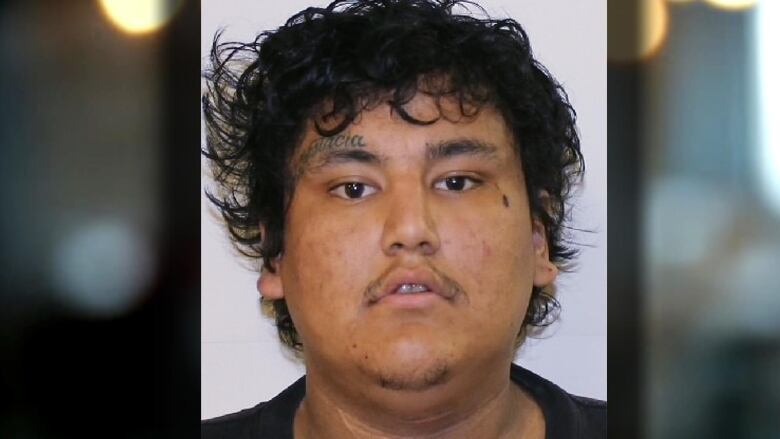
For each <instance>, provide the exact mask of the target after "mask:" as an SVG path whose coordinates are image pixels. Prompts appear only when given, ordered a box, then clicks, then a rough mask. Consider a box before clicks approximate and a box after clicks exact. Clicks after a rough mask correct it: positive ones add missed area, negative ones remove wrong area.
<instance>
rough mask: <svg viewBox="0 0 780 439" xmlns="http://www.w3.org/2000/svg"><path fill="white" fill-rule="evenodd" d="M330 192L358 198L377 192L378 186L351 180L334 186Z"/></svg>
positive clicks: (347, 197)
mask: <svg viewBox="0 0 780 439" xmlns="http://www.w3.org/2000/svg"><path fill="white" fill-rule="evenodd" d="M330 193H332V194H333V195H335V196H337V197H340V198H345V199H348V200H356V199H358V198H364V197H367V196H369V195H371V194H374V193H376V188H375V187H373V186H370V185H367V184H365V183H358V182H354V181H351V182H349V183H343V184H340V185H338V186H336V187H334V188H333V189H331V190H330Z"/></svg>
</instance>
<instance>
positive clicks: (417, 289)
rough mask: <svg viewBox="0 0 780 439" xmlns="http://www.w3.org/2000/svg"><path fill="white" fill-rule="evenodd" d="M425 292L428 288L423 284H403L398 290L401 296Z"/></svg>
mask: <svg viewBox="0 0 780 439" xmlns="http://www.w3.org/2000/svg"><path fill="white" fill-rule="evenodd" d="M425 291H428V287H426V286H425V285H423V284H402V285H401V286H400V287H398V289H397V290H396V292H397V293H399V294H411V293H422V292H425Z"/></svg>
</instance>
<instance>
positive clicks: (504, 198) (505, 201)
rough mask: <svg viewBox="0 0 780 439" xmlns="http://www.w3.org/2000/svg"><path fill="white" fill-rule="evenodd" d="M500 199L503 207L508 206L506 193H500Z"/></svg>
mask: <svg viewBox="0 0 780 439" xmlns="http://www.w3.org/2000/svg"><path fill="white" fill-rule="evenodd" d="M501 199H503V200H504V207H509V198H507V197H506V195H504V194H501Z"/></svg>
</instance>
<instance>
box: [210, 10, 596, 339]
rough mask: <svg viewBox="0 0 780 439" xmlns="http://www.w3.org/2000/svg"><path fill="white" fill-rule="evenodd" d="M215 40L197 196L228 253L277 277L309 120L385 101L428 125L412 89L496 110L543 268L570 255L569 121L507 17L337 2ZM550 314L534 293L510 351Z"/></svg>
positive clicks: (548, 293) (283, 315) (577, 157)
mask: <svg viewBox="0 0 780 439" xmlns="http://www.w3.org/2000/svg"><path fill="white" fill-rule="evenodd" d="M458 11H460V12H458ZM475 12H478V14H475ZM476 15H480V16H482V17H485V18H478V17H477V16H476ZM220 38H221V33H217V35H216V36H215V38H214V43H213V46H212V48H211V54H210V67H209V68H208V69H207V70H206V72H205V73H204V77H205V78H206V83H207V90H206V91H205V93H204V95H203V98H202V103H203V111H204V115H205V124H206V146H205V148H204V150H203V154H204V155H205V156H206V157H207V158H208V159H210V161H211V170H212V173H213V178H214V181H215V182H216V190H215V191H214V192H208V191H207V196H208V198H209V199H210V200H211V201H212V202H213V203H214V204H215V205H216V207H217V208H218V209H219V211H220V212H221V214H222V216H223V218H224V220H225V222H226V223H227V228H228V230H229V232H230V234H231V237H232V240H233V242H234V244H235V245H236V248H237V249H238V250H239V251H240V252H241V253H243V254H244V255H246V256H248V257H250V258H260V259H262V265H263V268H264V269H265V270H269V271H273V270H274V268H273V266H272V264H271V262H272V260H273V259H274V258H276V257H278V256H279V255H280V254H281V252H282V247H283V243H284V239H283V237H284V226H285V217H286V215H287V208H288V205H289V201H290V200H291V198H292V193H293V191H294V189H295V182H296V177H297V176H296V170H295V169H292V168H293V166H292V164H291V160H292V157H293V154H294V152H295V150H296V148H297V147H298V145H299V143H300V141H301V139H302V136H303V133H304V130H305V127H306V125H307V122H308V121H311V120H315V119H319V116H318V115H322V114H323V111H325V112H327V114H326V116H339V119H338V120H340V123H338V126H336V127H335V128H330V129H325V128H323V127H321V126H320V125H319V124H316V129H317V130H318V131H319V132H320V134H322V135H334V134H337V133H339V132H341V131H342V130H344V129H345V128H346V127H347V126H348V125H349V124H350V123H351V122H352V121H353V120H354V119H355V118H356V117H357V116H358V115H359V114H360V112H361V111H363V110H366V109H368V108H372V107H375V106H376V105H378V104H384V103H387V104H389V105H390V106H391V107H392V108H393V109H394V110H395V111H396V112H397V113H398V114H399V115H401V116H402V117H404V118H405V119H406V120H407V121H408V122H410V123H416V124H425V123H432V122H434V121H421V120H416V119H414V118H413V117H411V116H410V115H409V114H408V113H406V112H405V111H404V109H403V106H404V104H406V103H408V102H409V101H410V100H411V99H412V98H414V96H415V95H416V94H417V93H418V92H419V93H425V94H428V95H431V96H433V97H434V98H451V99H457V102H460V108H461V112H462V113H463V114H464V115H465V116H470V115H473V114H474V113H475V111H479V108H481V107H482V106H484V105H492V106H494V107H495V108H496V109H497V110H498V111H499V112H500V114H501V115H502V116H503V118H504V119H505V122H506V124H507V126H508V127H509V128H510V130H511V132H512V134H513V137H514V139H515V148H516V150H517V152H518V157H519V158H520V161H521V164H522V169H523V172H524V175H525V179H526V186H527V190H528V199H529V203H530V209H531V212H532V215H533V216H534V217H535V218H538V219H539V220H540V221H541V222H542V223H543V224H544V226H545V230H546V234H547V240H548V245H549V249H550V259H551V261H552V262H553V263H555V264H556V265H558V266H559V267H560V268H562V269H565V268H567V267H568V264H569V263H570V262H571V261H572V259H573V258H574V256H575V255H576V253H577V252H576V250H575V249H574V248H572V247H571V246H569V245H568V244H567V241H566V239H565V238H564V236H563V229H564V225H563V224H564V221H565V220H566V218H567V215H566V213H567V211H566V201H567V199H568V197H569V196H570V193H571V189H572V187H573V186H574V185H575V184H576V183H578V181H579V179H580V178H581V176H582V172H583V171H584V161H583V158H582V154H581V152H580V141H579V136H578V134H577V130H576V126H575V119H576V113H575V111H574V109H573V108H572V106H571V104H570V103H569V100H568V97H567V95H566V92H565V91H564V90H563V88H562V87H561V86H560V84H559V83H558V82H557V81H556V80H555V79H554V78H553V77H552V76H551V75H550V73H549V72H548V71H547V69H546V68H545V67H544V66H542V65H541V64H540V63H539V62H538V61H537V60H536V59H534V57H533V54H532V51H531V47H530V44H529V41H528V36H527V35H526V33H525V31H524V30H523V28H522V27H521V26H520V25H519V24H518V23H517V22H515V21H514V20H511V19H491V18H489V17H487V14H486V13H485V11H484V10H483V9H482V8H481V7H479V6H478V5H476V4H474V3H471V2H468V1H460V0H336V1H334V2H333V3H331V4H330V5H329V6H327V7H325V8H315V7H312V8H308V9H305V10H304V11H301V12H299V13H298V14H296V15H294V16H293V17H292V18H290V19H289V20H288V21H287V22H286V23H285V24H284V25H283V26H282V27H280V28H279V29H277V30H274V31H267V32H263V33H261V34H259V35H258V36H257V38H255V39H254V41H252V42H248V43H241V42H220ZM270 305H271V309H272V314H273V316H274V318H275V321H276V325H277V328H278V330H279V336H280V338H281V340H282V341H283V342H284V343H285V344H287V345H288V346H290V347H292V348H293V349H295V350H298V351H300V350H302V349H303V346H302V344H301V341H300V338H299V336H298V333H297V332H296V330H295V326H294V324H293V321H292V318H291V317H290V313H289V311H288V309H287V304H286V303H285V301H284V300H283V299H281V300H275V301H272V302H271V304H270ZM559 310H560V304H559V303H558V302H557V301H556V300H555V298H554V293H553V290H552V289H549V290H545V289H542V288H537V287H534V289H533V291H532V294H531V299H530V303H529V307H528V311H527V313H526V315H525V318H524V321H523V325H522V328H523V329H522V330H521V332H520V334H518V343H519V340H521V339H522V338H523V337H524V336H525V334H526V329H528V327H529V326H534V327H539V326H544V325H546V324H549V323H550V322H551V321H552V320H554V318H555V316H556V315H557V314H558V312H559Z"/></svg>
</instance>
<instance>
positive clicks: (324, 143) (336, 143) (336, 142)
mask: <svg viewBox="0 0 780 439" xmlns="http://www.w3.org/2000/svg"><path fill="white" fill-rule="evenodd" d="M365 147H366V143H365V141H364V140H363V136H361V135H358V134H351V133H344V134H337V135H335V136H330V137H320V138H319V139H317V140H315V141H313V142H311V145H309V148H308V149H306V151H304V152H303V154H301V158H300V160H299V161H298V175H300V174H302V173H303V171H304V170H305V169H306V167H307V166H308V165H309V164H310V163H311V162H312V161H313V160H314V159H315V158H316V157H317V156H319V155H320V154H323V153H326V152H328V151H333V150H337V149H349V148H365Z"/></svg>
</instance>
